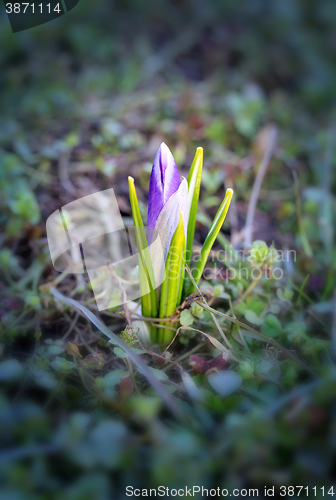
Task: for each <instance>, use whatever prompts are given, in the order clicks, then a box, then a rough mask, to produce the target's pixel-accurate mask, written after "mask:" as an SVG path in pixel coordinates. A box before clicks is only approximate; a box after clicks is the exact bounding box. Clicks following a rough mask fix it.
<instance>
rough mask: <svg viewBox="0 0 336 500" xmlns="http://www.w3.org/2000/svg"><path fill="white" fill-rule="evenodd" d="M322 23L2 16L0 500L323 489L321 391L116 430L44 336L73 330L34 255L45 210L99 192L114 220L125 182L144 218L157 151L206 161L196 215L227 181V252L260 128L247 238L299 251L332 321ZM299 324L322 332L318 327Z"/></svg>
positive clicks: (230, 13)
mask: <svg viewBox="0 0 336 500" xmlns="http://www.w3.org/2000/svg"><path fill="white" fill-rule="evenodd" d="M335 27H336V3H335V1H334V0H323V1H321V2H316V1H314V0H268V1H267V2H266V1H263V0H248V1H242V0H236V1H234V2H230V1H228V0H227V1H220V0H207V1H202V0H195V1H192V0H190V1H187V0H185V1H184V0H180V1H178V0H176V1H168V0H156V1H152V0H149V1H143V0H120V1H108V0H99V1H96V2H90V1H89V0H80V2H79V4H78V5H77V6H76V7H75V8H74V9H73V10H72V11H71V12H69V13H68V14H66V15H65V16H62V17H61V18H59V19H57V20H54V21H51V22H50V23H47V24H44V25H42V26H39V27H36V28H33V29H29V30H26V31H23V32H20V33H15V34H13V33H12V31H11V28H10V25H9V21H8V19H7V17H6V13H5V7H4V5H1V6H0V46H1V51H0V64H1V70H0V188H1V195H0V204H1V214H0V223H1V225H2V230H1V235H0V238H1V239H0V243H1V246H2V250H1V253H0V268H1V273H2V274H3V278H4V281H3V284H2V285H1V299H0V300H1V302H0V313H1V317H2V330H1V331H2V339H1V344H0V347H1V356H2V361H1V364H0V380H2V381H3V389H2V392H1V394H0V435H1V444H2V451H1V452H0V461H1V473H0V479H1V481H2V486H1V487H0V498H1V500H2V499H3V500H30V499H35V498H36V499H41V500H42V499H43V500H49V499H57V500H58V499H62V500H107V499H112V498H113V499H118V498H125V493H124V492H125V486H126V485H129V484H131V485H134V486H143V487H145V486H147V487H150V486H153V487H154V486H157V485H160V484H165V485H172V486H174V487H175V486H176V487H177V486H179V485H186V484H188V485H192V484H201V485H202V484H203V485H204V486H208V487H210V486H213V487H214V486H221V487H226V488H231V487H248V486H249V485H251V486H253V485H261V484H262V485H263V484H266V485H269V486H273V485H274V484H275V485H278V486H279V485H281V484H292V485H294V484H303V485H304V486H306V485H307V484H309V485H310V486H315V485H316V486H319V487H320V486H323V485H325V486H327V485H329V484H331V483H330V482H331V481H333V480H334V479H335V465H336V464H335V458H334V451H335V443H336V426H335V407H334V404H333V403H332V401H334V399H335V387H334V384H331V383H329V382H326V385H323V386H322V387H321V388H320V389H319V394H318V395H317V396H316V395H314V396H312V395H310V396H309V397H308V396H305V395H304V396H303V397H302V400H301V399H300V398H299V395H298V398H299V400H300V401H299V402H300V405H301V406H300V405H299V404H298V407H296V406H295V404H296V401H297V400H296V399H295V398H294V399H293V401H292V403H291V404H292V406H291V407H290V408H289V409H288V411H286V412H285V411H284V412H282V413H280V414H279V415H278V414H277V410H274V412H273V410H272V411H270V412H268V413H267V412H264V413H262V412H261V413H260V412H259V413H258V411H259V410H258V408H256V409H255V414H254V413H253V411H251V412H250V413H249V415H248V416H247V417H246V418H245V412H244V411H243V412H240V410H239V409H238V408H240V407H241V404H242V402H241V401H238V400H231V399H230V401H229V402H228V403H225V402H224V403H223V402H221V401H220V400H215V399H214V400H213V403H212V405H213V407H212V409H211V411H213V413H214V415H215V421H216V428H215V429H213V432H211V431H209V432H208V433H203V430H202V426H200V428H198V427H197V426H196V427H195V428H192V427H191V428H189V427H188V426H184V425H182V424H181V423H176V422H173V421H172V420H171V418H170V416H169V415H167V414H165V413H163V415H162V414H160V417H158V411H159V409H157V410H156V409H155V408H152V409H144V405H145V406H146V402H142V401H138V403H137V404H138V405H139V406H138V407H136V410H135V417H134V415H133V416H132V417H130V419H129V416H127V417H125V415H124V413H123V411H119V410H120V408H119V406H118V404H119V403H113V401H114V399H113V397H112V396H111V398H112V399H111V401H112V402H111V403H109V404H105V405H100V404H97V405H96V403H97V401H96V399H95V397H94V396H93V397H92V394H91V395H90V391H89V392H86V390H85V389H84V390H83V391H82V388H80V389H79V386H78V381H75V380H74V377H73V376H72V374H71V373H72V372H71V370H72V368H73V367H72V366H71V365H68V368H66V367H65V365H62V367H61V369H60V368H59V361H57V359H60V358H59V357H57V356H63V355H64V356H66V354H65V351H66V347H65V344H64V342H65V341H63V340H60V339H62V338H63V337H64V336H67V335H69V332H70V331H72V330H71V328H73V323H72V318H73V317H74V316H73V313H72V312H71V311H70V310H69V309H64V310H61V311H60V310H59V308H58V306H55V305H53V306H51V305H50V299H47V298H46V297H45V296H43V295H41V292H40V289H39V288H38V285H41V284H43V283H45V282H46V281H47V280H50V279H54V278H56V276H57V275H58V273H56V272H55V271H54V270H53V269H52V266H51V265H50V260H49V256H48V250H47V247H46V239H45V220H46V218H47V217H48V216H49V215H50V213H52V212H53V211H54V210H56V209H58V208H59V207H60V206H61V205H63V204H64V203H67V202H69V201H72V200H73V199H75V198H79V197H80V196H84V195H85V194H88V193H89V192H94V191H96V190H99V189H104V188H107V187H111V186H113V187H114V188H115V190H116V192H117V195H118V201H119V205H120V207H121V210H122V212H123V215H124V216H125V217H130V215H131V214H130V209H129V202H128V193H127V175H129V174H132V175H133V176H134V177H135V179H136V182H137V185H138V192H139V198H140V201H141V203H142V208H143V207H144V206H145V204H146V197H147V190H148V179H149V172H150V168H151V162H152V160H153V157H154V154H155V151H156V149H157V147H158V145H159V144H160V142H161V141H162V140H164V141H165V142H167V144H168V145H169V147H171V149H172V151H173V153H174V155H175V158H176V161H177V163H178V165H179V166H181V171H182V173H186V172H187V167H188V165H190V162H191V160H192V156H193V154H194V150H195V148H196V147H197V146H203V147H204V151H205V159H206V161H205V171H204V180H203V188H202V189H203V191H202V209H204V210H205V212H207V213H208V214H209V215H213V214H214V213H215V209H216V207H217V206H218V204H219V203H220V199H221V197H222V191H221V189H222V185H223V182H224V183H225V184H226V185H227V186H228V185H232V186H233V187H234V189H235V200H236V212H235V213H236V216H237V218H236V220H234V219H231V220H230V221H229V222H228V223H227V225H226V227H225V232H226V235H227V237H230V236H231V237H232V236H233V233H234V235H235V236H236V238H237V239H236V240H235V241H237V246H239V244H240V243H241V241H240V240H239V231H240V230H241V229H242V227H243V225H244V221H245V217H246V210H247V204H248V201H249V195H250V192H251V187H252V185H253V179H254V176H255V168H254V165H255V164H257V163H258V161H259V157H260V153H259V149H258V148H259V147H260V136H259V133H260V131H261V130H265V129H264V127H266V126H267V125H268V124H270V123H273V124H276V126H277V127H278V130H279V147H278V150H277V153H276V155H275V157H274V160H273V163H272V168H271V171H270V173H269V175H268V177H267V181H266V184H265V185H264V186H263V189H262V191H261V193H260V199H259V205H258V212H257V216H256V217H257V220H258V221H259V222H258V224H257V226H258V227H257V231H256V234H255V238H261V239H264V240H266V241H267V242H268V243H272V241H276V242H277V244H278V245H280V246H282V247H287V248H288V247H289V248H293V247H294V248H296V249H297V252H298V255H299V262H298V263H297V267H296V269H295V274H293V275H292V276H291V279H292V280H293V281H294V282H295V283H296V286H297V287H300V286H301V284H302V282H303V280H304V279H305V277H306V275H307V274H310V276H311V278H312V280H313V281H309V282H308V284H307V288H306V289H305V290H306V292H307V294H308V296H309V297H310V300H313V302H315V303H316V304H317V308H316V311H315V313H316V314H322V315H323V314H326V315H327V316H326V318H327V320H329V325H330V317H331V313H332V303H331V300H332V294H333V290H334V288H335V262H336V259H335V247H334V233H333V231H334V221H335V219H334V209H335V201H334V198H333V197H332V192H334V188H335V176H334V165H335V161H334V160H335V148H334V142H335V140H334V139H335V123H334V122H335V103H336V102H335V101H336V30H335ZM258 137H259V140H258ZM261 142H262V141H261ZM293 169H294V170H295V172H296V173H297V175H298V177H297V179H298V184H297V188H298V190H299V191H300V196H301V198H300V200H301V202H300V201H298V198H295V193H294V181H293V175H292V170H293ZM298 203H301V205H300V210H299V216H300V221H299V224H298V222H297V221H298V212H297V210H298ZM203 223H204V221H203V222H202V221H201V220H200V221H199V228H198V233H197V234H198V236H199V237H200V239H202V237H204V234H206V229H202V224H203ZM205 227H206V224H205ZM303 234H304V235H306V236H307V237H308V240H309V242H310V245H311V246H312V248H313V251H312V252H309V251H308V252H306V253H308V255H306V253H305V249H304V248H303V247H304V244H302V240H303V239H304V238H303ZM239 241H240V243H239ZM306 250H307V249H306ZM77 285H78V283H77ZM79 285H83V283H79ZM69 290H71V286H69ZM306 305H307V304H305V305H303V304H302V305H301V302H300V304H299V309H296V312H295V316H293V317H291V319H290V321H291V323H290V324H291V328H292V330H290V332H291V333H293V331H294V333H295V332H297V331H300V332H301V330H300V328H301V329H302V324H303V323H304V322H305V321H306V314H307V311H306V309H305V307H306ZM48 307H49V309H48ZM300 307H301V309H300ZM328 315H329V316H328ZM322 319H323V321H324V317H323V318H322ZM118 321H119V320H116V322H118ZM119 323H120V321H119ZM71 325H72V326H71ZM293 325H294V326H293ZM295 325H296V326H295ZM297 325H299V326H297ZM309 327H311V328H313V330H314V334H316V335H317V336H318V337H319V335H320V330H321V325H320V324H314V325H311V324H309ZM69 328H70V330H68V329H69ZM83 328H84V327H83ZM85 328H86V326H85ZM322 330H323V328H322ZM41 334H42V337H41ZM85 335H86V334H85ZM90 335H92V331H91V332H88V333H87V336H85V339H84V340H85V341H86V342H89V341H90V338H91V337H90ZM66 338H68V340H70V339H71V337H66ZM321 338H322V340H321ZM321 338H320V337H319V340H318V341H316V350H318V349H320V348H321V349H322V348H324V347H321V345H322V344H321V342H322V343H323V342H326V340H325V339H326V338H328V340H329V337H328V336H326V333H325V331H324V333H322V334H321ZM88 339H89V340H88ZM317 342H320V344H318V345H317ZM84 344H85V342H84ZM84 344H83V345H84ZM85 345H86V344H85ZM314 345H315V344H314ZM99 348H101V349H106V343H105V345H104V344H103V343H102V344H99ZM38 349H40V351H37V350H38ZM41 349H42V350H41ZM84 349H85V347H84ZM36 352H38V353H39V354H38V356H39V357H38V360H37V361H36V360H35V361H32V360H31V359H33V358H32V357H33V356H34V355H35V354H36ZM88 352H89V351H88ZM104 352H105V351H104ZM314 352H315V351H314ZM316 352H317V351H316ZM55 356H56V358H55ZM312 356H313V355H312ZM314 356H315V354H314ZM330 356H331V355H330ZM330 356H329V355H328V356H327V358H328V360H330ZM69 359H70V360H71V359H72V358H69ZM314 359H315V358H314ZM69 362H71V361H69ZM312 363H313V361H312ZM322 365H323V363H322ZM331 366H333V368H330V366H329V365H328V370H330V372H329V371H328V373H331V372H332V370H334V365H331ZM323 367H324V368H325V365H323ZM320 368H321V367H320ZM324 368H323V369H324ZM323 369H322V368H321V370H320V373H321V372H323ZM62 370H63V371H62ZM325 371H327V368H325ZM67 373H68V378H66V374H67ZM69 373H70V375H69ZM333 373H334V372H333ZM65 380H66V382H65ZM302 382H304V383H306V382H307V383H308V382H309V381H308V380H303V381H302ZM87 383H88V382H87V381H85V380H84V386H86V384H87ZM294 383H295V382H294V378H293V381H292V387H293V386H294ZM251 390H254V388H253V386H252V389H251ZM308 393H309V391H308ZM304 394H306V393H304ZM309 394H310V393H309ZM305 398H306V399H305ZM307 398H308V399H307ZM302 401H303V402H302ZM243 403H244V401H243ZM243 406H244V404H243ZM300 408H301V409H300ZM186 411H187V412H188V411H189V410H186ZM127 415H128V414H127ZM139 415H140V416H139ZM335 493H336V491H335ZM318 494H319V493H318ZM316 498H319V497H318V495H317V496H316Z"/></svg>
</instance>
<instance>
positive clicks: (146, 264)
mask: <svg viewBox="0 0 336 500" xmlns="http://www.w3.org/2000/svg"><path fill="white" fill-rule="evenodd" d="M128 186H129V196H130V202H131V209H132V215H133V220H134V225H135V227H136V240H137V245H138V255H139V281H140V293H141V311H142V314H143V315H144V316H145V317H148V318H156V317H157V314H158V306H157V297H156V290H155V279H154V273H153V267H152V263H151V256H150V252H149V248H148V242H147V237H146V233H145V228H144V225H143V221H142V217H141V213H140V209H139V203H138V198H137V194H136V190H135V186H134V179H133V178H132V177H129V178H128ZM148 289H149V290H150V291H149V293H145V292H146V291H147V290H148ZM150 334H151V338H152V340H153V342H155V341H156V329H155V328H151V331H150Z"/></svg>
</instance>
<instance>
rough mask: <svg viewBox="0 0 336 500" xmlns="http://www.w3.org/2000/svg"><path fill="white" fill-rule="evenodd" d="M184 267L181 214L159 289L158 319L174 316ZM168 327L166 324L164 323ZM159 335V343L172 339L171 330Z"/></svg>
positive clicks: (179, 296) (183, 235)
mask: <svg viewBox="0 0 336 500" xmlns="http://www.w3.org/2000/svg"><path fill="white" fill-rule="evenodd" d="M184 265H185V234H184V229H183V219H182V214H181V216H180V221H179V223H178V226H177V228H176V231H175V233H174V236H173V238H172V241H171V244H170V248H169V251H168V255H167V260H166V277H165V280H164V282H163V284H162V288H161V297H160V315H159V317H160V318H166V317H168V316H171V315H172V314H174V312H175V310H176V307H178V306H179V305H180V302H181V297H182V289H183V277H184ZM166 325H168V323H166ZM160 333H161V334H159V337H160V340H161V342H169V340H171V339H172V333H173V331H172V330H169V329H163V330H162V332H160Z"/></svg>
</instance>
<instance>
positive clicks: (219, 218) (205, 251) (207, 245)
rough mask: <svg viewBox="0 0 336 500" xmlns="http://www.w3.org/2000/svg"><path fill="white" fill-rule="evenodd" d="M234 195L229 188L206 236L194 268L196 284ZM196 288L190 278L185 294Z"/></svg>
mask: <svg viewBox="0 0 336 500" xmlns="http://www.w3.org/2000/svg"><path fill="white" fill-rule="evenodd" d="M232 195H233V191H232V189H227V190H226V193H225V197H224V200H223V202H222V204H221V206H220V207H219V209H218V212H217V214H216V216H215V218H214V220H213V222H212V225H211V227H210V229H209V232H208V236H207V237H206V240H205V242H204V244H203V247H202V250H201V253H200V255H199V258H198V261H197V265H196V267H195V268H194V269H193V270H192V271H193V276H194V279H195V282H196V284H198V282H199V280H200V278H201V276H202V273H203V270H204V267H205V264H206V262H207V260H208V257H209V253H210V250H211V248H212V245H213V244H214V242H215V240H216V238H217V235H218V233H219V231H220V229H221V227H222V225H223V223H224V221H225V217H226V214H227V212H228V210H229V207H230V203H231V199H232ZM194 290H195V286H194V284H193V283H191V282H189V280H188V284H186V287H185V296H188V295H190V294H191V293H192V292H193V291H194Z"/></svg>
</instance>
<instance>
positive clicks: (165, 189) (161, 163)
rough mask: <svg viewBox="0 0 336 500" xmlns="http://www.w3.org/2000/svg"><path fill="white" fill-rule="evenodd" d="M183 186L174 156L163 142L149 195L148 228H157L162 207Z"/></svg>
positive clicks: (156, 159) (155, 160) (156, 161)
mask: <svg viewBox="0 0 336 500" xmlns="http://www.w3.org/2000/svg"><path fill="white" fill-rule="evenodd" d="M180 184H181V180H180V176H179V173H178V170H177V167H176V163H175V160H174V157H173V155H172V154H171V152H170V149H169V148H168V146H167V145H166V144H165V143H164V142H163V143H162V144H161V146H160V147H159V149H158V152H157V153H156V155H155V159H154V163H153V168H152V173H151V178H150V182H149V193H148V220H147V226H149V227H155V223H156V220H157V218H158V216H159V213H160V212H161V210H162V207H163V206H164V205H165V204H166V203H167V201H168V200H169V198H170V197H171V196H172V195H173V194H174V193H175V192H176V191H177V189H178V187H179V185H180Z"/></svg>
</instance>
